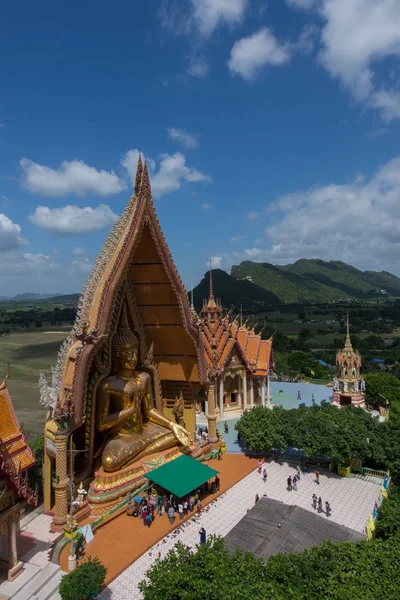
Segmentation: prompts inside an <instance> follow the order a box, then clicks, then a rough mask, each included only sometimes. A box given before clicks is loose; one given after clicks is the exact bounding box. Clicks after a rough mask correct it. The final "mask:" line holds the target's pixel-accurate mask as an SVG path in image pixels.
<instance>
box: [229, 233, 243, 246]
mask: <svg viewBox="0 0 400 600" xmlns="http://www.w3.org/2000/svg"><path fill="white" fill-rule="evenodd" d="M244 239H246V236H245V235H234V236H233V237H231V242H232V243H233V244H235V243H236V242H240V241H241V240H244Z"/></svg>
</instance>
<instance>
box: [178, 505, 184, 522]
mask: <svg viewBox="0 0 400 600" xmlns="http://www.w3.org/2000/svg"><path fill="white" fill-rule="evenodd" d="M178 513H179V518H180V520H181V521H182V520H183V504H182V502H179V504H178Z"/></svg>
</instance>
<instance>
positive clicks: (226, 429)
mask: <svg viewBox="0 0 400 600" xmlns="http://www.w3.org/2000/svg"><path fill="white" fill-rule="evenodd" d="M224 431H225V433H229V427H228V423H227V422H226V421H225V423H224Z"/></svg>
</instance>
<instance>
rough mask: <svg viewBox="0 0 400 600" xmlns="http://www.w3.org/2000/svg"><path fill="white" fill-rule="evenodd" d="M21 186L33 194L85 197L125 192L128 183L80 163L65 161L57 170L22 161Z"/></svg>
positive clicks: (112, 173)
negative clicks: (91, 194) (92, 194)
mask: <svg viewBox="0 0 400 600" xmlns="http://www.w3.org/2000/svg"><path fill="white" fill-rule="evenodd" d="M20 165H21V168H22V171H23V176H22V184H23V186H24V187H25V188H26V189H27V190H28V191H30V192H32V193H37V194H41V195H42V196H55V197H61V196H66V195H68V194H76V195H77V196H85V195H86V194H89V193H94V194H99V195H100V196H108V195H110V194H118V193H119V192H122V191H123V190H125V189H126V184H125V182H124V181H122V180H121V179H120V178H119V177H118V175H116V174H115V173H114V172H113V171H111V172H109V171H98V170H97V169H95V167H89V165H87V164H85V163H84V162H83V161H81V160H73V161H70V162H69V161H66V160H64V161H63V162H62V163H61V165H60V167H59V168H58V169H51V168H50V167H46V166H44V165H39V164H38V163H35V162H33V161H32V160H29V159H28V158H22V159H21V160H20Z"/></svg>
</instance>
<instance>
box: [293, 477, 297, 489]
mask: <svg viewBox="0 0 400 600" xmlns="http://www.w3.org/2000/svg"><path fill="white" fill-rule="evenodd" d="M293 489H294V491H295V492H297V477H296V475H295V476H294V477H293Z"/></svg>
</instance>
